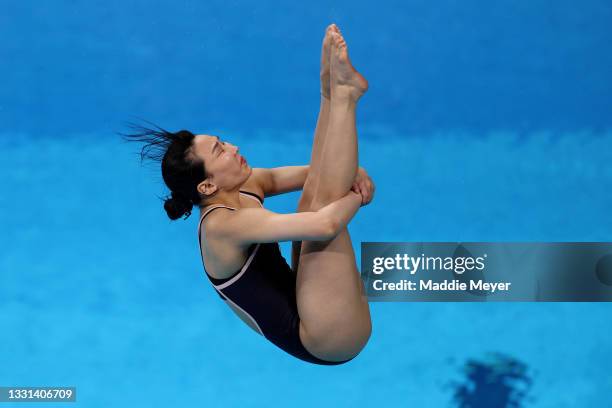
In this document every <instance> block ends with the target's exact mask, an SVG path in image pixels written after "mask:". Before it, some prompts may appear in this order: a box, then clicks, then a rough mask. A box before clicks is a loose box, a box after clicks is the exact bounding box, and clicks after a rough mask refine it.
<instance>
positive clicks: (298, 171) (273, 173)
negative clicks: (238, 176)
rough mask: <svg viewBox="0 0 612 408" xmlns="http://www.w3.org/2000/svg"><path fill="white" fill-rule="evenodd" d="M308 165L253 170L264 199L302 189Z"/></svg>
mask: <svg viewBox="0 0 612 408" xmlns="http://www.w3.org/2000/svg"><path fill="white" fill-rule="evenodd" d="M309 169H310V166H309V165H305V166H283V167H273V168H270V169H265V168H258V169H253V172H254V173H255V174H256V177H257V179H258V181H259V183H260V186H261V188H262V190H263V191H264V195H265V196H266V197H269V196H274V195H278V194H283V193H289V192H292V191H298V190H301V189H302V188H304V183H305V182H306V177H307V176H308V170H309Z"/></svg>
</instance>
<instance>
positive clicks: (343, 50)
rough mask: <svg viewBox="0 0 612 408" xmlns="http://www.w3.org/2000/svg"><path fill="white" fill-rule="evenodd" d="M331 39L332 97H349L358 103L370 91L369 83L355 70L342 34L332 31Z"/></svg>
mask: <svg viewBox="0 0 612 408" xmlns="http://www.w3.org/2000/svg"><path fill="white" fill-rule="evenodd" d="M331 37H332V42H331V47H330V76H331V97H332V98H337V97H347V96H348V97H349V98H350V99H352V100H354V101H355V102H356V101H357V100H358V99H359V98H360V97H361V96H362V95H363V94H364V93H365V92H366V91H367V90H368V81H367V80H366V79H365V78H364V77H363V76H362V75H361V74H360V73H359V72H357V70H355V68H353V65H352V64H351V60H350V59H349V56H348V50H347V46H346V42H345V41H344V38H343V37H342V34H340V32H339V31H338V32H336V31H332V32H331Z"/></svg>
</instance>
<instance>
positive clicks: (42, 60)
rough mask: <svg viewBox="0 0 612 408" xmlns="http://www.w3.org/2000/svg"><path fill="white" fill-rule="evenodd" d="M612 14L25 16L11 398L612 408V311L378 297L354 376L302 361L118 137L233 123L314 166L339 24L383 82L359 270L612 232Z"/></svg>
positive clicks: (14, 165)
mask: <svg viewBox="0 0 612 408" xmlns="http://www.w3.org/2000/svg"><path fill="white" fill-rule="evenodd" d="M611 16H612V7H611V6H610V5H609V4H608V3H607V2H603V1H587V2H584V3H581V6H580V8H578V6H577V5H576V3H575V2H569V1H560V2H556V3H555V4H554V7H553V5H551V4H547V3H545V2H539V1H535V2H524V3H515V2H509V1H501V2H495V3H494V4H490V3H487V2H475V1H468V2H462V3H456V2H451V1H443V2H440V3H437V4H435V5H433V4H429V3H426V2H412V3H409V4H405V3H404V2H377V3H376V7H374V6H373V5H371V4H368V3H366V2H330V3H323V2H321V3H319V4H317V3H314V5H313V3H309V6H306V5H298V4H292V5H291V6H288V5H287V4H285V3H278V4H272V3H269V5H268V3H266V4H257V5H251V4H246V3H245V4H243V3H240V2H227V1H226V2H217V3H216V2H206V3H198V2H186V1H185V2H178V3H170V2H155V3H154V5H150V4H148V3H140V2H118V1H109V2H106V3H104V5H101V4H99V5H93V4H91V3H90V2H79V1H77V2H67V1H59V2H53V3H48V4H47V3H45V4H36V6H34V3H32V4H28V2H22V3H15V4H7V5H4V6H3V13H2V15H1V16H0V35H1V36H2V38H5V39H10V41H9V40H6V41H5V42H4V43H3V44H2V46H0V52H1V53H2V55H1V56H0V57H1V58H2V60H3V63H2V64H0V75H1V77H2V78H3V86H2V87H1V89H0V122H1V123H3V129H2V131H1V133H0V151H1V152H2V160H1V161H0V174H2V179H3V183H2V184H3V186H4V188H3V191H4V193H3V194H2V195H1V196H0V207H1V208H2V212H0V226H1V228H2V231H3V234H2V235H1V236H0V245H1V247H2V248H3V251H2V252H0V276H1V280H0V327H1V329H0V344H1V345H2V347H0V362H1V363H2V364H0V386H8V385H19V386H35V385H37V386H45V385H58V386H59V385H65V386H66V385H72V386H76V387H77V395H78V397H77V398H78V402H77V404H75V406H83V407H108V406H117V407H119V406H126V407H131V406H151V407H167V406H177V407H182V406H187V407H188V406H196V405H197V406H236V407H243V406H262V405H266V406H272V407H277V406H278V407H281V406H287V405H289V404H290V405H292V406H298V407H301V406H304V407H310V406H315V405H317V406H318V405H322V406H374V405H376V406H379V405H380V406H386V405H389V406H406V407H459V406H461V407H468V406H469V407H492V408H496V407H504V408H506V407H513V406H517V407H542V408H544V407H551V408H552V407H554V408H561V407H568V408H569V407H606V406H610V405H612V397H611V395H612V393H611V392H610V391H612V374H611V373H612V371H611V370H610V369H609V365H610V363H612V346H611V345H610V329H609V322H610V308H609V305H607V304H593V303H557V304H553V303H551V304H546V303H540V304H537V303H472V304H463V303H440V304H430V303H427V304H426V303H371V311H372V319H373V334H372V337H371V339H370V342H369V344H368V345H367V347H366V348H365V349H364V350H363V352H362V353H361V354H360V355H359V357H357V358H356V359H355V360H353V361H351V362H350V363H349V364H346V365H343V366H338V367H319V366H312V365H308V364H305V363H303V362H301V361H299V360H296V359H294V358H292V357H290V356H288V355H286V354H284V353H282V352H280V351H279V350H277V349H276V348H275V347H274V346H273V345H272V344H270V343H268V342H266V341H264V340H263V339H262V338H261V337H260V336H258V335H256V334H254V333H253V332H252V331H251V330H250V329H249V328H248V327H246V326H245V325H244V324H243V323H242V322H241V321H240V320H239V319H237V318H236V317H235V315H234V314H233V313H232V312H231V311H230V310H229V309H227V307H226V306H225V305H224V304H223V303H222V302H220V301H219V299H218V296H216V295H215V293H214V291H213V289H212V288H211V287H210V284H209V282H208V281H207V280H206V279H205V278H204V276H203V270H202V266H201V261H200V258H199V254H198V244H197V240H196V229H197V225H196V223H197V219H196V218H197V217H194V216H192V217H191V218H189V219H188V220H187V221H178V222H170V221H169V220H168V218H167V217H166V216H165V213H164V211H163V208H162V202H161V201H160V200H159V199H158V198H157V197H158V196H162V195H165V194H166V193H167V191H166V190H165V188H164V186H163V183H162V181H161V175H160V172H159V168H156V167H154V166H145V167H141V166H140V165H139V162H138V157H137V154H136V153H137V150H136V146H134V145H125V144H122V143H121V142H120V141H119V139H118V138H117V137H116V135H114V134H113V131H119V130H125V128H123V127H122V121H124V120H129V119H132V117H130V115H136V116H140V117H144V118H147V119H149V120H153V121H154V122H156V123H159V124H160V125H162V126H164V127H166V128H170V129H175V130H178V129H180V128H188V129H192V130H193V131H195V132H207V133H213V134H218V135H220V136H222V137H224V138H226V139H228V140H231V141H232V142H233V143H235V144H237V145H238V146H240V149H241V152H242V154H243V155H244V156H245V157H246V158H247V159H248V161H249V163H250V164H251V165H252V166H254V167H272V166H278V165H294V164H295V165H297V164H306V163H307V162H308V160H309V156H310V146H311V141H312V132H313V129H314V125H315V120H316V112H317V109H318V106H317V104H318V77H317V72H318V62H319V61H318V58H319V46H320V34H321V33H322V30H323V29H324V27H325V25H326V24H327V23H328V22H330V21H336V22H337V23H338V24H339V25H340V27H341V28H342V30H343V32H344V34H345V36H346V38H347V42H348V43H349V49H350V52H351V54H352V56H353V60H354V63H355V65H356V67H357V68H358V69H360V70H361V71H362V72H364V74H365V75H366V77H367V78H368V79H369V80H370V86H371V89H370V91H369V93H368V94H367V95H366V96H365V97H364V98H363V99H362V101H361V102H360V107H359V111H358V129H359V136H360V142H359V143H360V144H359V149H360V163H361V165H362V166H363V167H365V168H366V169H367V171H368V172H369V173H370V175H371V176H372V178H373V180H374V182H375V183H376V185H377V189H376V197H375V199H374V201H373V202H372V204H370V205H369V206H366V207H363V208H362V209H361V210H360V212H359V213H358V214H357V216H356V217H355V219H354V220H353V221H352V222H351V224H350V227H349V229H350V233H351V236H352V238H353V243H354V247H355V251H356V253H357V256H358V257H359V253H360V247H359V244H360V242H361V241H612V217H611V216H610V208H611V207H612V189H610V185H612V168H611V166H610V163H611V162H612V160H611V159H612V149H611V146H612V115H611V112H610V106H612V104H610V102H611V101H612V81H611V80H610V72H612V69H611V68H612V59H611V58H610V53H609V52H607V45H606V44H607V43H608V41H609V38H610V37H611V34H612V30H611V29H610V28H609V25H608V24H607V22H608V21H610V17H611ZM279 158H282V161H279ZM298 197H299V195H298V194H297V193H291V194H288V195H286V196H280V197H273V198H270V199H268V200H266V207H267V208H269V209H271V210H274V211H279V212H290V211H294V210H295V208H296V205H297V199H298ZM196 214H197V212H196ZM282 250H283V253H284V254H285V256H286V257H289V246H288V244H283V245H282ZM358 259H359V258H358ZM496 353H497V354H496ZM492 356H498V357H492ZM499 356H504V357H499ZM500 367H501V368H500ZM508 367H510V368H508ZM504 370H505V371H504ZM491 372H495V373H497V374H496V376H494V377H495V381H494V384H488V383H486V382H485V381H484V380H483V379H482V378H483V373H484V374H487V373H489V374H490V373H491ZM500 372H501V374H500ZM509 379H511V380H513V381H510V380H509ZM509 390H510V391H511V390H514V391H515V392H514V394H513V395H511V394H512V392H510V391H509ZM521 390H522V391H521ZM506 392H507V394H506ZM521 392H523V393H524V394H521ZM493 398H497V399H493ZM470 404H471V405H470ZM513 404H514V405H513ZM7 406H9V404H7ZM19 406H27V404H26V405H19Z"/></svg>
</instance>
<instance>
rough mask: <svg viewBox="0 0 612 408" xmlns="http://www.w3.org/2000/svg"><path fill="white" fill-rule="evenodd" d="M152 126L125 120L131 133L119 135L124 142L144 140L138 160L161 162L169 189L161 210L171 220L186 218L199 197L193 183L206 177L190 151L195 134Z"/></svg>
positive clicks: (202, 163) (198, 161)
mask: <svg viewBox="0 0 612 408" xmlns="http://www.w3.org/2000/svg"><path fill="white" fill-rule="evenodd" d="M146 122H147V123H151V122H148V121H146ZM151 124H152V123H151ZM152 125H153V126H155V127H156V128H157V129H149V128H147V127H144V126H141V125H137V124H134V123H127V126H128V127H130V128H131V129H132V130H133V131H134V132H133V133H127V134H125V133H119V135H121V136H122V137H123V139H124V140H125V141H128V142H144V143H145V145H144V146H143V147H142V150H141V151H140V161H141V163H142V161H143V160H144V159H150V160H153V161H158V162H161V172H162V177H163V178H164V183H166V186H168V188H169V189H170V192H171V194H170V196H168V197H166V198H165V199H164V209H165V210H166V213H168V217H170V219H171V220H177V219H179V218H181V217H182V216H185V219H187V218H188V217H189V215H191V210H192V208H193V205H194V204H199V203H200V201H201V200H202V197H201V196H200V193H199V192H198V190H197V186H198V184H200V183H201V182H202V181H204V179H205V178H206V170H205V168H204V162H203V161H202V160H201V159H199V158H198V157H197V156H196V155H195V154H193V152H192V150H191V148H192V146H193V139H194V138H195V136H194V134H193V133H191V132H190V131H188V130H180V131H178V132H174V133H173V132H169V131H167V130H165V129H162V128H160V127H159V126H157V125H155V124H152Z"/></svg>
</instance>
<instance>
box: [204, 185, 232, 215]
mask: <svg viewBox="0 0 612 408" xmlns="http://www.w3.org/2000/svg"><path fill="white" fill-rule="evenodd" d="M213 205H224V206H226V207H232V208H236V209H240V208H241V206H240V191H239V190H233V191H219V192H218V193H217V194H215V195H214V196H213V197H211V198H210V199H209V200H207V201H206V202H204V204H203V205H201V206H200V210H202V211H203V210H206V209H207V208H209V207H211V206H213Z"/></svg>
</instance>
